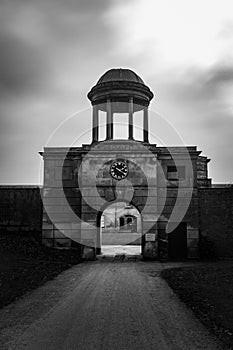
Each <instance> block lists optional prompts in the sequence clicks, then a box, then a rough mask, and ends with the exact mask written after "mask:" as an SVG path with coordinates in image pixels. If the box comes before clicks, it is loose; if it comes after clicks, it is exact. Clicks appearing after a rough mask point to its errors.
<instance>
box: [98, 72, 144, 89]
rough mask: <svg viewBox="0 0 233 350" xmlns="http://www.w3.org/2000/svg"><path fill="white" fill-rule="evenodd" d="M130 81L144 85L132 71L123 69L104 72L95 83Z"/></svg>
mask: <svg viewBox="0 0 233 350" xmlns="http://www.w3.org/2000/svg"><path fill="white" fill-rule="evenodd" d="M122 80H123V81H130V82H134V83H140V84H144V81H143V80H142V79H141V78H140V77H139V76H138V75H137V74H136V73H135V72H133V71H132V70H130V69H124V68H114V69H110V70H108V71H107V72H105V73H104V74H103V75H102V76H101V77H100V79H99V80H98V82H97V85H98V84H102V83H107V82H110V81H122Z"/></svg>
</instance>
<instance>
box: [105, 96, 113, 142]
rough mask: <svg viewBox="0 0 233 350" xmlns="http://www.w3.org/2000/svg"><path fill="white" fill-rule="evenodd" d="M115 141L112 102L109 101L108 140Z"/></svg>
mask: <svg viewBox="0 0 233 350" xmlns="http://www.w3.org/2000/svg"><path fill="white" fill-rule="evenodd" d="M112 139H113V114H112V105H111V100H110V99H107V123H106V140H112Z"/></svg>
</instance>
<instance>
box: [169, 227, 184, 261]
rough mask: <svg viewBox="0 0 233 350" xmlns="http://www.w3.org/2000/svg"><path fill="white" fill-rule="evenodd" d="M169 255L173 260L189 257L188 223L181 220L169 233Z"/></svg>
mask: <svg viewBox="0 0 233 350" xmlns="http://www.w3.org/2000/svg"><path fill="white" fill-rule="evenodd" d="M168 256H169V258H170V259H171V260H184V259H186V258H187V224H186V222H181V223H180V224H179V225H178V226H177V227H176V228H175V229H174V230H173V231H172V232H170V233H169V234H168Z"/></svg>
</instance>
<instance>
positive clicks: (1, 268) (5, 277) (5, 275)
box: [0, 236, 80, 308]
mask: <svg viewBox="0 0 233 350" xmlns="http://www.w3.org/2000/svg"><path fill="white" fill-rule="evenodd" d="M79 262H80V252H79V251H78V250H56V249H52V248H46V247H44V246H42V245H41V244H40V243H38V242H37V241H36V240H33V239H31V238H28V237H20V238H19V237H14V236H13V237H12V236H7V237H4V238H2V239H1V240H0V308H2V307H3V306H6V305H8V304H10V303H11V302H13V301H15V300H16V299H17V298H18V297H21V296H22V295H24V294H25V293H26V292H28V291H30V290H32V289H34V288H36V287H38V286H40V285H42V284H44V283H45V282H47V281H48V280H51V279H53V278H54V277H56V276H57V275H58V274H59V273H61V272H62V271H63V270H65V269H67V268H69V267H71V266H73V265H75V264H77V263H79Z"/></svg>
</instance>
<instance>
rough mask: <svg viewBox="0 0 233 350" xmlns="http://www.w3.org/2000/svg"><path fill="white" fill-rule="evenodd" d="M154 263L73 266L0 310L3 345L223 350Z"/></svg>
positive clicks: (0, 346)
mask: <svg viewBox="0 0 233 350" xmlns="http://www.w3.org/2000/svg"><path fill="white" fill-rule="evenodd" d="M174 265H175V264H160V263H158V262H143V261H137V262H131V261H124V262H121V261H115V262H111V261H95V262H87V263H83V264H80V265H77V266H75V267H73V268H71V269H69V270H67V271H65V272H63V273H62V274H61V275H59V276H58V277H57V278H56V279H54V280H53V281H50V282H48V283H46V284H45V285H44V286H42V287H40V288H38V289H37V290H35V291H33V292H32V293H30V294H28V295H26V296H25V297H24V298H22V299H19V300H18V301H17V302H15V303H14V304H11V305H9V306H8V307H6V308H4V309H2V310H0V324H1V342H0V349H15V350H16V349H17V350H20V349H30V350H34V349H38V350H39V349H41V350H42V349H43V350H44V349H66V350H72V349H77V350H84V349H85V350H92V349H93V350H94V349H95V350H139V349H140V350H144V349H145V350H150V349H158V350H164V349H166V350H167V349H176V350H182V349H185V350H188V349H196V350H201V349H209V350H215V349H221V348H220V347H218V346H217V343H216V341H215V340H214V339H213V338H212V336H211V335H210V334H209V333H208V331H207V330H206V329H205V328H204V327H203V326H202V325H201V324H200V323H199V321H198V320H197V319H196V318H195V317H194V316H193V314H192V312H191V311H190V310H188V309H187V308H186V306H185V305H184V304H183V303H181V302H180V301H179V300H178V299H177V297H176V296H175V295H174V293H173V292H172V290H171V289H170V288H169V287H168V286H167V284H166V282H165V281H163V280H162V279H161V278H160V277H159V273H160V271H161V270H162V269H163V268H164V267H170V266H174Z"/></svg>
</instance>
